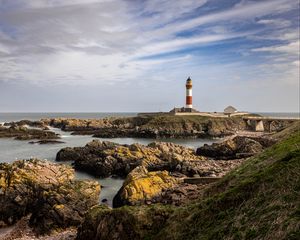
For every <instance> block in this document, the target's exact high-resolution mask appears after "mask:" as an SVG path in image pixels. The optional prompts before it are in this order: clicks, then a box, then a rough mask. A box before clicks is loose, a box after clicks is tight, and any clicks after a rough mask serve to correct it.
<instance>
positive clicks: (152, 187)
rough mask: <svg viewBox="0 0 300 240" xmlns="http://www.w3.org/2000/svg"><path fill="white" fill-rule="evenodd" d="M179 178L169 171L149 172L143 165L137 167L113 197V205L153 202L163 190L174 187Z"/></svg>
mask: <svg viewBox="0 0 300 240" xmlns="http://www.w3.org/2000/svg"><path fill="white" fill-rule="evenodd" d="M178 182H179V181H178V179H176V178H174V177H172V176H170V175H169V173H168V172H167V171H158V172H148V171H147V169H146V168H145V167H143V166H140V167H137V168H135V169H134V170H133V171H132V172H131V173H129V174H128V176H127V178H126V180H125V181H124V183H123V186H122V187H121V189H120V190H119V192H118V193H117V195H116V196H115V197H114V199H113V206H114V207H120V206H123V205H137V204H142V203H146V202H147V201H149V202H151V199H152V198H154V197H155V196H157V195H159V194H161V193H162V191H163V190H165V189H168V188H171V187H174V186H175V185H177V184H178Z"/></svg>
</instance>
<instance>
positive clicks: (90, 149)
mask: <svg viewBox="0 0 300 240" xmlns="http://www.w3.org/2000/svg"><path fill="white" fill-rule="evenodd" d="M56 160H57V161H74V165H75V168H77V169H80V170H85V171H88V172H90V173H92V174H95V175H97V176H101V177H107V176H110V175H118V176H121V177H124V176H127V174H128V173H129V172H130V171H131V170H133V169H134V168H136V167H137V166H141V165H143V166H145V167H146V168H147V169H149V170H151V171H158V170H170V171H173V170H176V169H177V170H176V171H179V172H182V173H184V174H194V173H195V172H197V170H195V169H194V170H192V167H191V168H188V167H184V166H183V165H188V163H189V162H191V161H200V160H203V157H199V156H196V155H195V151H194V150H193V149H189V148H185V147H182V146H179V145H176V144H173V143H159V142H154V143H150V144H149V145H148V146H144V145H141V144H131V145H120V144H116V143H112V142H107V141H104V142H101V141H98V140H94V141H92V142H90V143H88V144H87V145H86V146H85V147H75V148H69V147H68V148H63V149H61V150H60V151H59V152H58V153H57V156H56ZM191 166H192V165H191Z"/></svg>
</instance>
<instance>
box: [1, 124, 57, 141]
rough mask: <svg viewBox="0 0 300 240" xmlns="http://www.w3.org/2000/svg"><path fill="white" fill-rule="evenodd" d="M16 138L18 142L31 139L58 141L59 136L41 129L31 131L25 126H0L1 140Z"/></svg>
mask: <svg viewBox="0 0 300 240" xmlns="http://www.w3.org/2000/svg"><path fill="white" fill-rule="evenodd" d="M8 137H14V138H15V139H17V140H31V139H41V140H45V139H58V138H59V136H58V135H57V134H56V133H54V132H51V131H45V130H40V129H30V128H27V127H24V126H11V127H1V126H0V138H8Z"/></svg>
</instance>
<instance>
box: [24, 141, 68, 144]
mask: <svg viewBox="0 0 300 240" xmlns="http://www.w3.org/2000/svg"><path fill="white" fill-rule="evenodd" d="M28 143H30V144H58V143H65V142H63V141H57V140H40V141H30V142H28Z"/></svg>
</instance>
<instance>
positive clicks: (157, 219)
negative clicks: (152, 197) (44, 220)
mask: <svg viewBox="0 0 300 240" xmlns="http://www.w3.org/2000/svg"><path fill="white" fill-rule="evenodd" d="M172 212H173V209H171V208H169V207H164V206H159V205H157V206H156V207H155V208H152V207H151V206H140V207H139V208H138V209H136V207H126V208H125V207H122V208H117V209H109V208H108V207H106V206H103V205H98V206H94V207H93V208H91V209H90V210H89V211H88V213H87V214H86V216H85V220H84V222H83V223H82V224H81V225H80V226H79V228H78V233H77V238H76V239H77V240H86V239H89V240H100V239H101V240H111V239H122V240H140V239H145V236H146V235H147V234H148V233H156V232H157V231H158V229H160V228H161V227H162V226H163V225H164V224H165V223H166V221H167V220H168V218H169V216H170V215H171V213H172ZM150 216H151V217H150Z"/></svg>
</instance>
